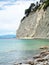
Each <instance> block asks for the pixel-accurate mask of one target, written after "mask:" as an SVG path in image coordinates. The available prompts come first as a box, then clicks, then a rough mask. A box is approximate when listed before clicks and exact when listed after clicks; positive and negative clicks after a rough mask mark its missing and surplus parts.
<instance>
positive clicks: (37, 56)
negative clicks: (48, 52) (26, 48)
mask: <svg viewBox="0 0 49 65" xmlns="http://www.w3.org/2000/svg"><path fill="white" fill-rule="evenodd" d="M33 58H34V59H37V58H41V55H36V56H34V57H33Z"/></svg>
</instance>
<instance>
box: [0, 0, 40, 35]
mask: <svg viewBox="0 0 49 65" xmlns="http://www.w3.org/2000/svg"><path fill="white" fill-rule="evenodd" d="M36 1H39V0H0V34H10V33H11V34H16V30H17V29H18V27H19V24H20V20H21V18H22V17H23V16H24V11H25V9H26V8H28V7H29V5H30V3H31V2H36Z"/></svg>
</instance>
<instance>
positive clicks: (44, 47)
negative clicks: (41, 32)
mask: <svg viewBox="0 0 49 65" xmlns="http://www.w3.org/2000/svg"><path fill="white" fill-rule="evenodd" d="M40 49H48V46H42V47H40Z"/></svg>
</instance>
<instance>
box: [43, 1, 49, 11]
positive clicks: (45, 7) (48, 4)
mask: <svg viewBox="0 0 49 65" xmlns="http://www.w3.org/2000/svg"><path fill="white" fill-rule="evenodd" d="M48 6H49V0H47V1H45V5H44V7H43V9H44V11H45V10H46V9H47V7H48Z"/></svg>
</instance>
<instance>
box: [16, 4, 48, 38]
mask: <svg viewBox="0 0 49 65" xmlns="http://www.w3.org/2000/svg"><path fill="white" fill-rule="evenodd" d="M44 5H45V4H43V5H42V6H41V8H40V10H39V8H38V9H37V11H35V12H34V11H32V12H30V14H29V15H28V16H27V17H26V18H25V19H24V20H23V21H22V22H21V23H20V26H19V29H18V30H17V33H16V34H17V38H18V39H33V38H48V39H49V7H48V8H47V9H46V10H45V11H44V10H43V7H44Z"/></svg>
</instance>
